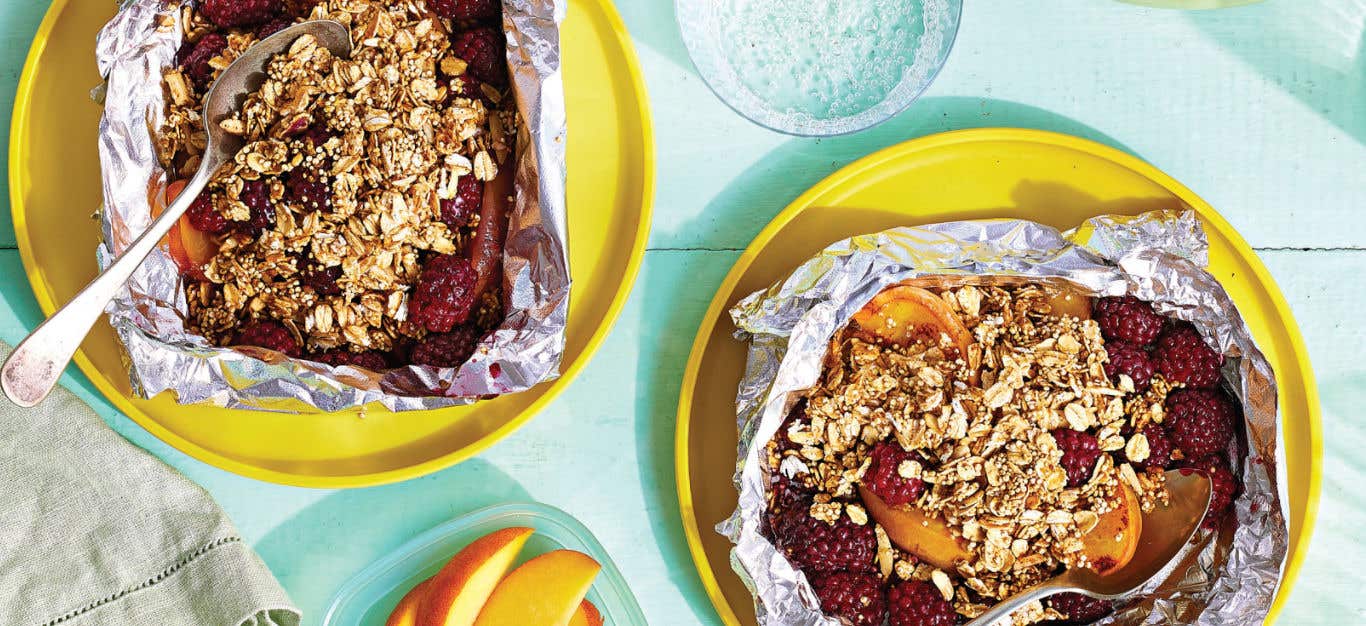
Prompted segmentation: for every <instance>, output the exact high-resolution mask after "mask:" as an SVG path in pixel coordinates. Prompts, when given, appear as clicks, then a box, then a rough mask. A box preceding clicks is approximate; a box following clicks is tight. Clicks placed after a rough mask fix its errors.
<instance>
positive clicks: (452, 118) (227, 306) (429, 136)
mask: <svg viewBox="0 0 1366 626" xmlns="http://www.w3.org/2000/svg"><path fill="white" fill-rule="evenodd" d="M182 11H183V12H182V20H181V24H182V28H183V29H184V35H185V38H186V41H195V40H197V39H199V38H201V37H204V36H206V35H207V34H209V33H211V32H216V31H214V28H215V27H214V26H213V25H212V24H210V23H208V22H207V21H206V20H205V18H204V17H203V16H202V15H200V14H199V13H197V12H196V11H195V10H194V9H193V8H191V7H189V6H186V7H185V8H183V9H182ZM307 17H308V18H310V19H331V20H336V21H338V22H340V23H342V24H344V25H347V26H349V27H350V28H351V30H352V35H353V38H354V40H355V49H354V52H353V54H352V56H351V57H350V58H349V59H339V58H335V57H333V55H332V54H331V53H330V52H329V51H328V50H327V49H326V48H324V47H322V46H320V45H318V43H317V42H316V41H315V40H313V38H312V37H310V36H307V35H305V36H302V37H300V38H299V39H298V40H296V41H295V42H294V43H293V45H292V46H291V47H290V48H289V50H288V51H287V52H286V53H284V54H281V55H279V56H278V57H276V58H275V59H274V60H272V61H271V63H270V65H269V68H268V74H267V79H266V81H265V82H264V84H263V85H262V86H261V88H260V89H259V91H258V92H257V93H255V94H253V95H251V96H250V97H249V98H248V99H247V100H246V102H245V103H244V105H243V107H242V109H241V110H240V111H239V112H238V113H237V114H235V115H233V116H232V117H231V118H229V119H226V120H224V121H223V123H222V127H223V129H224V130H226V131H227V132H229V133H232V134H235V135H238V136H240V137H242V139H243V140H244V141H245V142H246V145H245V147H244V148H243V149H242V150H241V151H240V152H239V153H238V154H237V156H236V158H235V159H234V160H233V161H232V162H231V163H230V164H228V165H227V166H225V167H224V168H223V169H222V170H220V171H219V172H218V173H217V174H216V176H215V177H214V179H213V181H212V182H211V183H210V185H209V187H208V189H207V190H206V191H205V192H204V193H205V194H206V195H207V196H209V197H211V198H212V202H213V208H214V210H216V211H217V212H218V213H219V214H220V215H222V216H223V217H224V218H226V219H228V220H231V221H232V222H233V223H235V224H238V225H239V226H238V228H236V230H235V231H233V232H231V233H229V234H227V235H225V236H222V237H221V238H218V239H217V240H215V242H214V245H216V246H217V252H216V253H214V254H212V256H211V257H210V258H209V259H208V261H207V262H206V263H204V264H203V267H202V274H203V277H204V278H205V279H206V280H203V281H200V282H189V283H188V284H187V296H188V297H187V300H188V301H189V312H190V315H189V325H190V327H191V329H192V330H193V331H195V332H197V333H200V334H202V335H204V336H205V337H207V338H208V339H209V340H210V341H212V342H214V343H216V344H219V345H225V344H228V343H230V342H232V341H233V340H234V334H235V333H236V331H237V329H238V328H240V327H241V326H242V325H243V324H244V323H247V322H250V321H255V320H275V321H278V322H280V323H282V324H283V325H285V326H286V327H287V328H289V330H290V331H291V332H292V333H294V334H295V335H296V337H298V338H299V339H300V341H301V343H302V344H303V345H304V346H305V347H306V349H307V350H308V351H309V352H311V353H321V352H324V351H328V350H333V349H346V350H351V351H354V352H364V351H371V350H377V351H390V350H393V349H395V348H396V347H399V346H401V345H403V344H407V343H411V342H412V341H414V340H419V339H421V338H423V337H424V336H425V335H426V334H427V331H426V330H424V329H423V328H421V327H420V326H419V325H415V324H412V323H409V321H408V320H407V319H406V318H407V303H408V299H409V297H410V294H411V293H412V292H413V289H414V287H415V285H416V283H417V281H418V278H419V275H420V273H421V270H422V267H423V264H424V262H425V261H426V259H428V258H429V257H433V256H436V255H449V254H458V253H460V252H461V251H463V250H466V249H467V247H468V246H469V243H470V240H471V239H472V238H474V236H475V233H476V232H477V229H478V227H479V216H478V214H477V212H476V214H475V215H474V216H472V219H471V220H470V221H469V223H468V224H466V225H463V226H461V227H458V228H451V227H449V226H448V225H447V224H445V223H443V222H442V220H441V216H442V213H441V202H442V201H443V200H451V199H453V198H455V197H456V193H457V186H458V185H459V181H460V180H461V179H462V178H463V177H475V178H476V179H478V180H480V181H491V180H493V179H494V178H495V177H497V176H498V171H499V165H498V164H499V163H506V162H507V161H508V157H509V155H510V154H511V153H512V150H513V142H514V140H515V136H516V132H517V130H516V129H517V127H518V124H519V120H518V119H517V115H516V113H515V112H514V111H512V110H510V107H506V106H505V107H501V108H499V107H497V105H495V104H491V103H495V102H500V101H502V102H510V100H511V99H510V98H506V97H504V96H505V94H503V93H502V92H498V91H497V90H494V91H495V94H494V95H496V96H497V97H496V98H488V99H485V98H468V97H464V96H462V95H460V94H458V93H456V90H455V89H454V88H453V87H452V84H453V83H458V82H459V80H460V79H461V78H462V76H463V72H464V70H465V65H466V64H465V61H464V60H462V59H459V58H457V57H456V56H454V55H453V53H452V52H451V43H450V42H451V32H450V29H451V28H452V25H451V24H450V23H449V22H447V21H445V20H443V19H442V18H439V17H437V16H436V15H435V14H433V13H431V12H430V10H429V9H428V8H427V7H426V3H425V2H424V1H423V0H405V1H400V2H379V1H378V0H325V1H323V2H319V3H317V4H316V6H314V7H313V8H312V12H311V14H309V15H308V16H307ZM227 41H228V45H227V47H226V48H225V49H224V50H223V51H222V53H221V54H219V55H217V56H215V57H213V58H212V59H211V60H209V62H208V64H209V66H210V67H212V68H213V71H214V73H215V75H216V74H217V72H219V71H221V70H223V69H224V68H226V67H227V66H228V65H229V64H231V62H232V61H233V60H234V59H235V58H236V57H237V56H238V55H239V54H241V52H242V51H244V50H245V49H246V48H247V47H249V46H250V45H251V44H252V43H254V42H255V41H256V37H255V35H253V34H252V33H250V32H231V33H227ZM165 85H166V89H167V91H168V94H169V96H170V97H169V101H170V109H169V111H168V113H167V116H166V119H165V123H164V124H163V126H162V128H161V129H160V133H159V136H158V146H157V148H158V152H159V157H160V159H161V161H162V163H163V164H164V165H165V166H166V167H167V169H168V171H170V172H172V177H179V178H185V177H188V176H189V175H190V174H192V173H193V171H194V170H195V169H196V168H197V167H198V164H199V160H200V158H201V155H202V153H203V151H204V148H205V146H204V134H203V128H202V124H203V120H202V119H201V117H200V113H199V111H200V108H201V99H202V98H203V95H204V92H205V91H206V89H205V87H204V86H197V85H196V84H195V83H194V81H192V80H190V79H189V78H187V77H186V76H185V75H184V73H183V70H182V69H180V68H174V69H170V70H168V71H167V72H166V73H165ZM484 87H488V85H484ZM253 194H256V195H255V196H253ZM247 224H250V225H251V227H247V226H246V225H247ZM322 273H329V274H330V275H331V276H333V277H335V280H334V281H333V282H334V283H335V287H332V286H331V285H330V284H329V285H328V287H327V288H325V289H320V288H317V286H316V285H315V284H313V283H312V282H310V281H309V280H308V277H309V276H316V275H319V274H322ZM500 298H501V296H500V294H499V293H498V290H497V289H496V285H495V288H492V289H490V290H489V291H487V292H484V293H483V295H482V297H481V298H480V299H479V301H478V302H477V303H476V305H475V311H474V313H473V314H472V316H471V321H470V323H471V324H472V325H475V326H477V327H479V328H485V329H487V328H490V327H492V326H495V325H496V324H497V323H498V322H499V321H501V315H502V313H501V311H502V306H501V302H500Z"/></svg>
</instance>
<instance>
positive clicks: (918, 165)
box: [675, 128, 1322, 626]
mask: <svg viewBox="0 0 1366 626" xmlns="http://www.w3.org/2000/svg"><path fill="white" fill-rule="evenodd" d="M1179 205H1185V206H1188V207H1191V208H1193V209H1195V210H1196V211H1197V212H1198V213H1199V214H1200V217H1201V218H1202V219H1203V220H1204V224H1205V227H1206V229H1207V232H1208V234H1209V239H1210V268H1209V269H1210V271H1211V272H1213V273H1214V275H1215V276H1216V277H1218V278H1219V280H1220V282H1222V283H1223V285H1224V287H1225V288H1227V289H1228V291H1229V293H1231V294H1232V295H1233V299H1234V300H1235V301H1236V302H1237V304H1238V307H1239V309H1241V311H1242V314H1243V317H1244V318H1245V319H1246V320H1247V322H1248V325H1249V326H1251V327H1252V332H1253V335H1255V337H1256V339H1257V342H1258V345H1260V346H1261V348H1262V349H1263V350H1265V351H1266V356H1267V358H1268V359H1270V360H1271V365H1272V367H1274V368H1275V371H1276V381H1277V383H1278V384H1279V385H1280V394H1281V396H1280V402H1281V410H1282V412H1283V414H1284V421H1283V423H1282V428H1281V434H1282V436H1283V437H1284V439H1285V448H1286V460H1287V464H1286V471H1287V473H1288V474H1289V485H1288V487H1289V491H1290V502H1289V504H1290V557H1289V564H1288V566H1287V567H1286V570H1285V577H1284V579H1283V582H1282V585H1281V590H1280V595H1279V596H1278V597H1277V599H1276V606H1275V608H1274V609H1273V611H1272V613H1273V615H1274V614H1275V612H1276V611H1277V610H1279V609H1280V606H1281V604H1282V603H1283V602H1284V600H1285V597H1286V596H1287V595H1288V593H1289V590H1290V586H1291V583H1293V582H1294V579H1295V575H1296V574H1297V572H1298V571H1299V567H1300V564H1301V562H1302V561H1303V559H1304V555H1305V551H1306V549H1307V548H1308V546H1309V535H1310V531H1311V530H1312V528H1313V523H1314V515H1315V513H1316V511H1317V508H1318V497H1319V475H1320V474H1319V472H1320V458H1321V456H1322V452H1321V451H1322V442H1321V440H1320V433H1319V402H1318V392H1317V390H1316V388H1315V385H1314V377H1313V374H1312V372H1311V371H1310V367H1309V358H1308V355H1307V353H1306V351H1305V348H1304V342H1303V341H1302V340H1301V339H1300V333H1299V329H1298V328H1297V327H1296V326H1295V321H1294V319H1293V318H1292V317H1291V315H1290V308H1289V307H1288V306H1286V303H1285V299H1284V298H1283V297H1282V296H1281V293H1280V290H1279V289H1277V287H1276V284H1275V283H1274V282H1272V280H1271V276H1270V275H1269V274H1268V273H1267V271H1266V268H1265V267H1263V266H1262V263H1261V261H1259V260H1258V259H1257V257H1256V255H1255V254H1254V253H1253V251H1252V249H1251V248H1250V247H1248V245H1247V243H1246V242H1244V241H1243V240H1242V238H1241V237H1239V236H1238V233H1236V232H1235V231H1234V230H1233V228H1232V227H1231V226H1229V224H1228V222H1226V221H1224V218H1222V217H1220V216H1219V214H1218V213H1216V212H1215V211H1214V209H1212V208H1210V206H1209V205H1208V204H1206V203H1205V202H1204V201H1203V200H1201V199H1200V198H1199V197H1197V196H1196V195H1195V194H1194V193H1191V191H1190V190H1189V189H1186V188H1185V187H1184V186H1182V185H1181V184H1180V183H1178V182H1176V181H1175V180H1173V179H1172V178H1171V177H1170V176H1167V175H1166V174H1163V173H1162V172H1160V171H1158V170H1157V168H1154V167H1153V166H1151V165H1149V164H1147V163H1144V162H1143V161H1141V160H1139V159H1137V158H1134V157H1132V156H1130V155H1128V154H1125V153H1123V152H1120V151H1118V150H1114V149H1111V148H1107V147H1105V146H1102V145H1099V144H1096V143H1092V142H1090V141H1086V140H1083V139H1079V138H1076V137H1070V136H1067V135H1058V134H1054V133H1047V132H1041V131H1032V130H1018V129H990V128H989V129H981V130H967V131H959V132H951V133H943V134H938V135H931V136H929V137H924V138H921V139H916V140H913V141H908V142H906V143H903V144H900V145H896V146H892V147H891V148H887V149H886V150H883V151H881V152H878V153H876V154H873V155H871V156H868V157H866V158H864V159H862V160H860V161H858V162H856V163H853V164H851V165H849V166H848V167H845V168H844V169H842V170H840V171H838V172H836V173H835V174H834V175H832V176H831V177H829V178H827V179H825V180H824V181H822V182H821V183H819V184H817V185H816V186H815V187H813V188H811V189H810V190H809V191H807V192H806V193H804V194H802V196H801V197H799V198H797V200H796V201H794V202H793V203H792V204H791V205H790V206H788V207H787V209H786V210H784V211H783V212H782V213H780V214H779V215H778V217H776V218H774V220H773V221H772V222H771V223H770V224H769V225H768V227H767V228H765V229H764V230H763V232H761V233H759V236H758V237H757V238H756V239H755V240H754V243H752V244H750V246H749V248H748V249H747V250H745V252H744V254H743V255H741V257H740V260H739V261H737V262H736V263H735V267H734V268H732V269H731V271H730V274H729V275H728V276H727V277H726V280H725V282H724V283H723V284H722V285H721V289H720V290H719V291H718V292H717V294H716V298H715V299H713V300H712V302H711V308H710V309H708V311H707V315H706V317H704V318H703V321H702V327H701V328H700V329H699V330H698V332H697V340H696V341H695V342H694V343H693V349H692V355H691V357H690V358H689V360H688V367H687V371H686V374H685V377H684V379H683V391H682V394H681V397H680V399H679V403H678V433H677V440H676V443H675V445H676V446H677V449H676V454H677V468H676V469H677V478H678V499H679V505H680V508H681V509H682V514H683V527H684V532H685V533H686V534H687V537H688V546H689V548H690V549H691V550H692V556H693V559H694V560H695V561H696V562H697V568H698V571H699V573H700V575H701V577H702V583H703V586H704V587H705V588H706V590H707V593H708V594H709V595H710V596H711V600H712V603H713V604H714V605H715V606H716V610H717V611H718V612H719V613H720V615H721V618H722V620H723V621H724V622H725V623H726V624H730V625H732V626H733V625H738V624H753V623H754V608H753V600H752V599H751V596H750V594H749V592H748V591H747V590H746V589H745V586H744V584H743V583H741V581H740V579H739V577H737V576H736V575H735V573H734V572H733V571H731V569H730V560H729V551H730V547H731V545H730V542H729V541H727V540H726V538H725V537H722V536H721V535H719V534H717V533H716V532H714V531H713V530H712V528H713V527H714V526H715V525H716V523H718V522H720V521H721V520H723V519H725V518H726V517H727V516H729V515H730V514H731V512H732V511H733V510H734V508H735V501H736V495H735V489H734V487H733V486H732V483H731V474H732V473H733V472H734V471H735V446H736V428H735V405H734V397H735V388H736V385H737V383H738V382H739V381H740V377H741V375H742V373H743V370H744V364H745V350H746V347H745V346H744V345H743V344H741V343H740V342H738V341H735V340H734V339H733V338H732V337H731V333H732V332H733V331H734V330H735V328H734V326H733V325H732V324H731V321H730V318H729V316H728V315H727V312H728V311H729V310H730V308H731V307H732V306H733V305H734V304H735V302H736V301H738V300H739V299H740V298H742V297H744V296H746V295H748V294H750V293H751V292H753V291H756V290H758V289H762V288H765V287H767V286H769V285H770V284H772V283H774V282H775V281H777V280H780V279H781V278H782V277H784V276H786V275H787V274H789V273H790V272H791V271H792V270H793V268H795V267H796V266H797V265H799V264H800V263H801V262H803V261H805V260H806V259H807V258H809V257H810V256H811V255H812V254H814V253H816V252H817V251H818V250H820V249H822V248H824V247H825V246H827V245H829V244H831V243H833V242H835V241H837V240H840V239H843V238H846V237H849V236H852V235H856V234H860V233H869V232H876V231H879V230H884V229H887V228H892V227H895V226H903V225H912V224H927V223H934V222H943V221H951V220H961V219H973V218H987V217H1008V218H1023V219H1030V220H1034V221H1038V222H1042V223H1045V224H1049V225H1052V226H1055V227H1058V228H1069V227H1072V226H1075V225H1077V224H1079V223H1081V222H1082V221H1083V220H1084V219H1086V218H1088V217H1090V216H1092V215H1097V214H1102V213H1139V212H1142V211H1146V210H1150V209H1157V208H1172V207H1174V206H1179ZM834 207H838V208H834Z"/></svg>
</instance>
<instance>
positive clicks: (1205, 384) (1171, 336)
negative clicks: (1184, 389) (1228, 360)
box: [1153, 324, 1224, 389]
mask: <svg viewBox="0 0 1366 626" xmlns="http://www.w3.org/2000/svg"><path fill="white" fill-rule="evenodd" d="M1153 362H1154V363H1155V364H1156V365H1157V371H1159V372H1162V376H1163V377H1165V378H1166V379H1167V380H1169V381H1171V382H1174V383H1185V384H1186V386H1188V387H1198V388H1206V389H1209V388H1213V387H1216V386H1218V385H1219V368H1220V367H1222V366H1223V365H1224V357H1223V355H1221V354H1219V353H1217V352H1215V351H1214V350H1213V349H1211V348H1210V347H1209V346H1208V345H1206V344H1205V340H1204V339H1202V338H1201V337H1200V332H1199V331H1197V330H1195V327H1194V326H1191V325H1190V324H1181V325H1178V326H1175V327H1173V328H1171V329H1170V330H1168V331H1167V332H1165V333H1163V334H1162V338H1161V339H1158V340H1157V347H1156V348H1153Z"/></svg>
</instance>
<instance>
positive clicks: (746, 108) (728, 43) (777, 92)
mask: <svg viewBox="0 0 1366 626" xmlns="http://www.w3.org/2000/svg"><path fill="white" fill-rule="evenodd" d="M674 10H675V14H676V15H677V17H678V27H679V30H680V31H681V33H682V35H683V42H684V43H685V44H686V45H687V48H688V56H689V57H691V58H692V62H693V65H694V66H695V67H696V68H697V72H698V74H700V75H701V76H702V79H703V80H704V81H706V83H707V86H708V87H710V88H711V90H712V91H713V92H715V93H716V95H717V97H719V98H720V99H721V100H722V101H723V102H725V103H726V104H727V105H729V106H730V108H732V109H735V111H736V112H738V113H739V114H740V115H743V116H745V117H746V118H748V119H749V120H750V121H752V122H755V123H757V124H759V125H761V126H765V127H767V128H770V129H773V130H776V131H779V132H784V133H789V134H793V135H802V136H829V135H841V134H845V133H852V132H855V131H859V130H863V129H865V128H869V127H872V126H874V125H877V124H880V123H882V122H884V121H886V120H888V119H890V118H891V117H893V116H895V115H896V114H898V113H900V112H902V111H904V110H906V107H908V106H910V105H911V103H912V102H915V100H916V98H919V97H920V94H921V93H923V92H924V91H925V89H926V88H927V87H929V85H930V83H931V82H933V81H934V78H935V76H936V75H938V73H939V70H940V68H942V67H943V66H944V62H945V61H946V60H947V59H948V56H949V50H951V49H952V48H953V41H954V38H955V37H957V35H958V23H959V20H960V19H961V17H962V11H963V2H962V0H846V1H841V2H828V1H825V2H811V1H810V0H674Z"/></svg>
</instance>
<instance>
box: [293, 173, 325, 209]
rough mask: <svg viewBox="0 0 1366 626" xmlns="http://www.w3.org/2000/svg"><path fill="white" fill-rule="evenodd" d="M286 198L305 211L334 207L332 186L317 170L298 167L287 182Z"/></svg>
mask: <svg viewBox="0 0 1366 626" xmlns="http://www.w3.org/2000/svg"><path fill="white" fill-rule="evenodd" d="M285 198H287V199H288V200H289V201H290V203H292V204H293V205H295V206H297V207H299V209H300V210H302V211H303V212H304V213H313V212H314V211H318V210H324V211H326V210H328V209H331V208H332V187H331V186H329V185H328V184H327V183H326V182H325V181H323V180H322V177H321V176H319V175H318V173H317V172H316V171H313V170H308V169H302V168H301V169H296V170H294V171H293V172H290V174H289V180H287V181H286V182H285Z"/></svg>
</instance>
